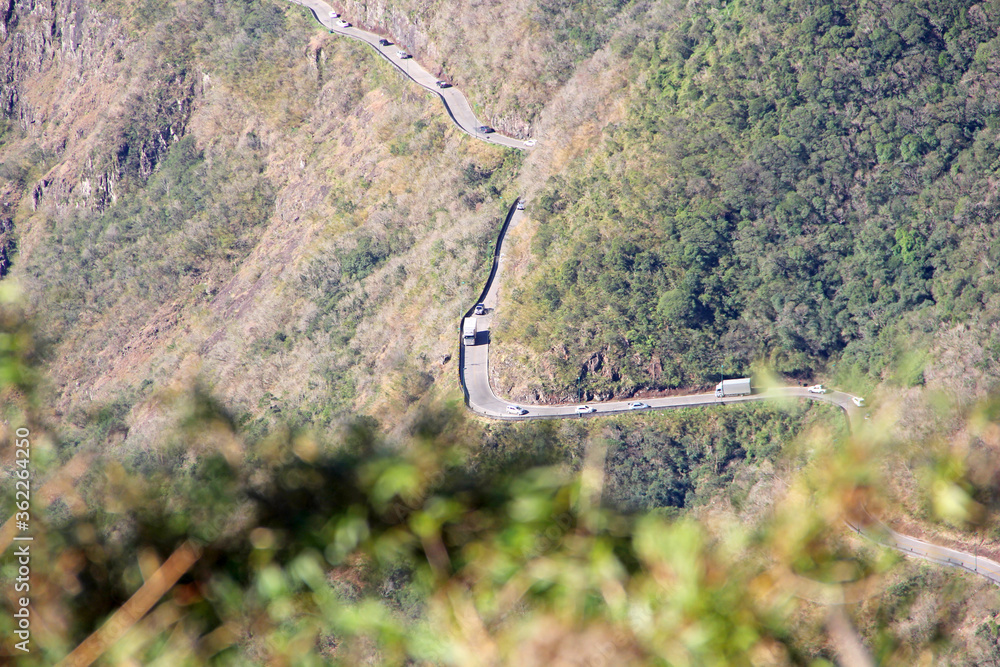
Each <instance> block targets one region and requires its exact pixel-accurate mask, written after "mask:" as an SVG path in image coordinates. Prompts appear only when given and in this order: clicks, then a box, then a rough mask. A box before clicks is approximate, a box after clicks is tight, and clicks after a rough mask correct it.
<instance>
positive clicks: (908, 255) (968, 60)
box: [496, 2, 1000, 396]
mask: <svg viewBox="0 0 1000 667" xmlns="http://www.w3.org/2000/svg"><path fill="white" fill-rule="evenodd" d="M998 27H1000V10H998V8H997V6H996V4H995V3H983V4H979V5H975V6H972V7H967V8H963V7H961V6H959V5H955V4H953V3H909V2H904V3H879V2H865V3H860V4H858V3H837V2H814V3H813V2H810V3H792V4H787V3H775V2H737V3H728V4H725V5H723V4H715V3H696V4H693V5H689V6H688V8H687V9H686V10H685V11H684V12H683V14H682V15H680V16H679V17H678V21H677V22H675V23H674V24H672V25H671V26H670V27H669V28H668V29H667V30H666V32H665V33H664V34H662V35H660V36H658V37H657V38H656V39H655V40H651V41H648V42H645V43H643V44H641V45H639V46H638V47H637V48H636V50H635V54H634V56H633V58H632V60H631V64H630V67H629V72H630V77H629V78H630V80H631V81H632V82H633V84H632V85H631V86H630V88H629V93H628V96H627V99H628V102H627V105H628V109H627V111H626V113H625V114H624V117H623V118H622V119H621V120H620V121H618V122H614V123H612V124H611V125H610V126H608V127H607V128H606V132H605V136H604V139H603V141H602V142H601V143H600V146H599V148H596V150H594V151H592V152H591V153H590V154H588V155H587V156H586V157H583V158H581V159H579V160H577V161H576V162H574V163H572V164H571V165H569V167H568V168H567V169H565V170H563V171H561V172H560V173H558V174H554V175H552V176H551V177H550V178H549V180H548V182H547V183H546V185H545V186H544V187H543V188H541V189H540V191H539V192H538V193H537V196H535V198H534V200H533V202H532V203H533V207H532V212H533V213H532V214H533V217H534V218H535V219H536V221H537V223H538V231H537V232H536V233H535V234H534V237H533V239H532V240H531V245H530V248H531V255H530V258H531V259H530V267H529V268H527V269H526V271H525V273H524V276H525V277H524V282H525V284H526V286H527V289H525V290H523V291H520V292H517V291H515V292H514V295H513V296H514V299H515V304H514V306H513V307H512V308H510V309H509V310H508V311H507V313H506V315H507V319H506V324H505V326H506V328H504V327H501V328H500V330H499V331H497V332H496V339H497V340H498V341H512V342H513V343H515V344H519V343H523V342H525V341H528V347H529V348H530V349H529V350H524V352H523V353H524V354H527V355H528V356H527V357H525V358H526V359H530V362H529V363H528V364H526V365H525V366H524V370H523V371H520V372H519V371H517V370H516V368H515V367H510V368H508V366H510V363H509V362H508V361H507V360H500V361H499V363H498V366H497V367H498V369H500V370H501V371H502V373H501V374H500V375H499V376H498V382H499V384H500V385H501V386H504V387H510V388H514V390H515V391H520V392H522V393H523V392H529V391H531V392H535V393H538V394H540V395H546V396H566V395H568V394H571V393H572V394H575V393H577V391H583V392H585V393H587V394H595V395H607V394H609V393H619V394H625V395H629V394H631V393H632V392H634V391H637V390H640V389H643V388H649V389H668V388H674V387H689V386H692V385H702V386H703V385H704V384H705V383H707V382H710V381H712V379H713V378H715V377H717V376H718V374H719V372H720V369H722V368H724V369H725V371H726V372H728V373H739V374H742V373H747V372H749V371H750V370H751V369H752V368H754V367H755V366H754V365H755V364H762V363H764V364H768V365H770V366H772V367H773V368H774V369H775V370H777V371H778V372H781V373H786V374H789V375H791V376H792V377H798V378H803V379H807V378H808V377H810V376H811V375H812V374H813V373H817V372H821V373H825V374H830V375H834V376H836V377H837V379H838V380H839V381H841V382H845V381H850V380H851V378H852V374H854V373H856V372H858V371H860V372H861V373H862V374H866V373H870V374H871V375H872V376H876V377H877V376H879V375H880V374H883V373H884V374H885V375H886V376H888V375H889V374H891V373H894V372H895V373H897V374H898V375H901V376H903V377H901V378H900V380H901V381H902V382H904V383H907V382H909V383H912V382H919V381H920V379H921V377H922V376H921V373H920V370H921V369H922V366H923V365H924V364H928V365H929V366H928V373H931V374H935V373H936V374H939V375H940V374H948V373H949V371H950V369H952V368H954V366H953V364H951V363H937V362H935V360H941V359H943V357H944V356H945V355H946V354H949V353H950V350H949V343H948V342H947V338H948V337H949V334H948V333H947V332H948V331H950V330H952V328H953V327H955V326H957V325H961V324H966V323H968V324H970V325H971V326H972V335H973V336H974V337H975V340H976V345H979V346H982V347H983V348H984V349H985V350H987V354H986V357H985V358H984V359H983V360H982V363H981V364H979V365H978V366H979V370H977V373H979V372H983V371H985V372H986V374H987V376H988V378H992V380H990V379H987V380H986V381H985V382H982V383H980V387H986V386H988V385H989V384H990V382H991V381H995V379H996V378H997V377H998V375H997V372H996V368H997V359H996V354H995V349H996V340H997V339H996V323H997V321H998V316H1000V312H998V310H997V300H996V297H995V294H996V292H997V287H998V285H997V284H996V276H995V272H994V271H993V267H994V266H995V264H996V262H997V259H998V257H997V253H998V247H997V246H996V244H995V243H994V241H993V239H995V238H996V237H997V235H998V233H997V232H998V225H1000V221H998V218H997V211H998V202H997V195H996V187H995V185H996V181H997V179H998V177H1000V176H998V172H997V169H998V162H997V156H998V155H1000V153H998V151H1000V147H998V143H997V134H996V127H997V122H998V118H1000V116H998V106H997V100H998V99H1000V94H998V93H1000V91H998V86H1000V80H998V78H997V76H998V75H997V65H996V63H997V56H996V50H997V48H998V43H1000V42H998V37H997V34H998ZM903 341H905V342H903ZM500 347H501V348H503V345H501V346H500ZM508 349H509V350H512V352H511V354H514V352H513V348H512V347H508ZM928 351H932V353H931V354H929V355H928V354H927V353H928ZM543 357H544V358H545V360H546V362H545V363H546V364H547V371H548V372H547V373H546V375H545V376H544V378H541V379H539V380H535V381H534V382H529V381H528V380H527V379H528V378H535V377H536V370H535V369H536V368H537V366H538V364H539V363H540V362H541V358H543ZM529 368H530V369H531V370H530V371H529V370H527V369H529ZM529 385H530V386H531V389H530V390H529V389H528V386H529ZM856 386H859V387H863V386H864V384H863V383H862V384H860V385H856Z"/></svg>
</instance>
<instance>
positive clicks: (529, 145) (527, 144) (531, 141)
mask: <svg viewBox="0 0 1000 667" xmlns="http://www.w3.org/2000/svg"><path fill="white" fill-rule="evenodd" d="M535 143H536V141H535V140H534V139H528V140H527V141H525V142H524V145H525V146H527V147H528V148H531V147H532V146H534V145H535Z"/></svg>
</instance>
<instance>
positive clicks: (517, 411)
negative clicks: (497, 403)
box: [507, 405, 528, 415]
mask: <svg viewBox="0 0 1000 667" xmlns="http://www.w3.org/2000/svg"><path fill="white" fill-rule="evenodd" d="M507 412H508V413H510V414H512V415H526V414H528V411H527V410H525V409H524V408H522V407H521V406H520V405H508V406H507Z"/></svg>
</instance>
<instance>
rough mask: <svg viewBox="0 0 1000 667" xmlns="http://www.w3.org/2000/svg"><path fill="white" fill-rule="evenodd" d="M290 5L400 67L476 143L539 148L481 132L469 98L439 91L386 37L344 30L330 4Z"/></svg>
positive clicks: (318, 0) (317, 0)
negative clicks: (476, 140) (309, 12)
mask: <svg viewBox="0 0 1000 667" xmlns="http://www.w3.org/2000/svg"><path fill="white" fill-rule="evenodd" d="M289 2H291V3H293V4H296V5H301V6H303V7H305V8H306V9H308V10H310V11H311V12H312V14H313V16H314V17H315V18H316V20H317V21H318V22H319V24H320V25H322V26H323V27H324V28H326V29H327V30H329V31H330V32H332V33H336V34H338V35H344V36H345V37H351V38H353V39H357V40H360V41H362V42H364V43H365V44H368V45H369V46H370V47H372V48H373V49H375V51H376V52H377V53H378V54H379V55H380V56H382V57H383V58H385V59H386V60H388V61H389V62H390V63H391V64H392V65H393V66H394V67H396V69H398V70H399V71H400V72H402V73H403V74H404V75H405V76H406V77H407V78H409V79H410V80H412V81H413V82H414V83H416V84H417V85H418V86H420V87H422V88H425V89H427V90H428V91H430V92H432V93H434V94H435V95H437V96H438V97H440V98H441V101H442V102H443V103H444V107H445V110H447V112H448V115H449V116H451V119H452V121H454V123H455V125H457V126H458V127H459V128H460V129H461V130H462V131H463V132H465V133H467V134H469V135H470V136H473V137H475V138H476V139H481V140H483V141H486V142H489V143H491V144H497V145H499V146H507V147H508V148H516V149H519V150H527V149H530V148H531V147H532V146H534V145H535V142H534V140H531V139H528V140H526V141H525V140H522V139H514V138H513V137H507V136H504V135H502V134H499V133H498V132H493V131H492V130H491V131H489V132H482V131H480V128H482V127H486V126H487V124H486V123H481V122H480V121H479V120H478V119H477V118H476V114H475V112H473V110H472V105H471V104H469V100H468V99H466V97H465V95H463V94H462V93H461V91H459V90H458V89H457V88H455V87H454V86H449V87H448V88H439V87H438V85H437V82H438V77H436V76H434V75H433V74H431V73H430V72H428V71H427V70H426V69H424V68H423V67H422V66H421V65H420V64H419V63H418V62H417V61H416V60H415V59H414V58H413V57H412V54H410V55H411V57H409V58H405V59H404V58H400V57H399V55H397V52H398V51H406V48H404V47H402V46H400V45H398V44H395V43H393V42H392V41H391V40H389V39H387V38H385V37H383V36H382V35H376V34H375V33H373V32H368V31H367V30H362V29H360V28H355V27H354V26H350V27H347V28H342V27H340V25H339V22H340V21H341V20H342V19H340V18H333V17H332V16H330V13H331V12H333V11H335V10H334V9H333V7H331V6H330V5H328V4H327V3H325V2H323V0H289ZM382 40H385V41H388V42H389V44H387V45H383V44H381V43H380V42H381V41H382Z"/></svg>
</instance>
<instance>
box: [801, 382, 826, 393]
mask: <svg viewBox="0 0 1000 667" xmlns="http://www.w3.org/2000/svg"><path fill="white" fill-rule="evenodd" d="M806 391H808V392H809V393H810V394H825V393H826V387H824V386H823V385H821V384H814V385H813V386H811V387H809V388H808V389H806Z"/></svg>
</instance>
